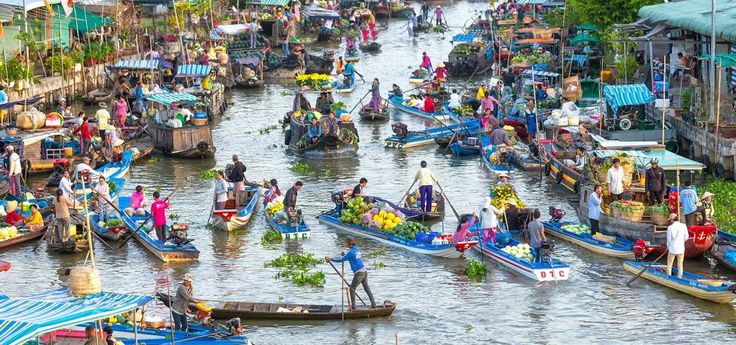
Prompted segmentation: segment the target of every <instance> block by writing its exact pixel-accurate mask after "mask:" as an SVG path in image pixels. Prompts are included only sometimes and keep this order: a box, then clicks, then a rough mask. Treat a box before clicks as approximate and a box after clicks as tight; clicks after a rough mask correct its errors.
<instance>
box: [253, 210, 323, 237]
mask: <svg viewBox="0 0 736 345" xmlns="http://www.w3.org/2000/svg"><path fill="white" fill-rule="evenodd" d="M263 213H264V214H265V215H266V223H268V226H270V227H271V229H274V230H276V231H278V232H279V233H280V234H281V238H282V239H285V240H296V239H300V238H310V237H311V236H312V235H311V233H312V232H311V229H310V228H309V226H307V223H305V222H304V219H302V221H301V223H300V224H299V226H298V227H290V226H288V225H286V224H279V223H277V222H276V221H275V220H274V219H273V217H271V216H269V215H268V211H267V210H266V207H264V208H263Z"/></svg>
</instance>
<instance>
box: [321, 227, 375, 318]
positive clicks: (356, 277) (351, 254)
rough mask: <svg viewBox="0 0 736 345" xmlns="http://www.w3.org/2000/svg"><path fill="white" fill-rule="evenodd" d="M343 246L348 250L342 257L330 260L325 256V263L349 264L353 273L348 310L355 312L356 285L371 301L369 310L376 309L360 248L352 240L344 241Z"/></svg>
mask: <svg viewBox="0 0 736 345" xmlns="http://www.w3.org/2000/svg"><path fill="white" fill-rule="evenodd" d="M345 245H346V246H347V247H348V248H349V250H348V252H347V253H345V254H344V255H343V256H342V257H339V258H331V257H329V256H325V261H326V262H331V261H332V262H345V261H347V262H349V263H350V270H352V271H353V281H352V282H351V283H350V300H349V301H348V302H349V304H350V310H355V309H356V308H355V290H356V289H357V288H358V285H361V284H362V285H363V290H365V293H366V294H368V299H370V301H371V308H375V307H376V301H375V300H374V299H373V293H372V292H371V288H370V287H369V286H368V268H367V267H365V264H364V263H363V254H362V253H361V252H360V248H358V246H357V245H356V244H355V242H354V241H353V239H352V238H349V237H348V238H347V239H345Z"/></svg>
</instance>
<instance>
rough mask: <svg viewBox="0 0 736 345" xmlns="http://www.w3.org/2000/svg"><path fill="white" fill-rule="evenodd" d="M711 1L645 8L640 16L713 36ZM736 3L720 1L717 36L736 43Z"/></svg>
mask: <svg viewBox="0 0 736 345" xmlns="http://www.w3.org/2000/svg"><path fill="white" fill-rule="evenodd" d="M711 10H712V7H711V0H684V1H677V2H668V3H664V4H658V5H651V6H644V7H642V8H641V9H639V16H640V17H642V18H649V20H650V21H652V22H660V21H665V22H667V24H669V25H671V26H675V27H679V28H683V29H687V30H690V31H694V32H697V33H699V34H701V35H706V36H710V34H711ZM734 18H736V3H734V2H733V1H718V2H717V4H716V36H718V37H719V38H720V39H723V40H726V41H729V42H736V26H735V25H733V23H734Z"/></svg>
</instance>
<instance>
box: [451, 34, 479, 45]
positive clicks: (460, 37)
mask: <svg viewBox="0 0 736 345" xmlns="http://www.w3.org/2000/svg"><path fill="white" fill-rule="evenodd" d="M476 37H478V34H477V33H475V32H469V33H467V34H457V35H455V36H453V37H452V43H472V42H473V41H475V39H476Z"/></svg>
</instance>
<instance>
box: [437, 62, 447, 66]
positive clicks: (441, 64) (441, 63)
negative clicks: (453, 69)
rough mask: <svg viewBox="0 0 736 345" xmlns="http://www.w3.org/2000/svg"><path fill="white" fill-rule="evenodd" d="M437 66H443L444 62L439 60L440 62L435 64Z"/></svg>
mask: <svg viewBox="0 0 736 345" xmlns="http://www.w3.org/2000/svg"><path fill="white" fill-rule="evenodd" d="M437 67H445V63H444V62H442V61H440V63H438V64H437Z"/></svg>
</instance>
